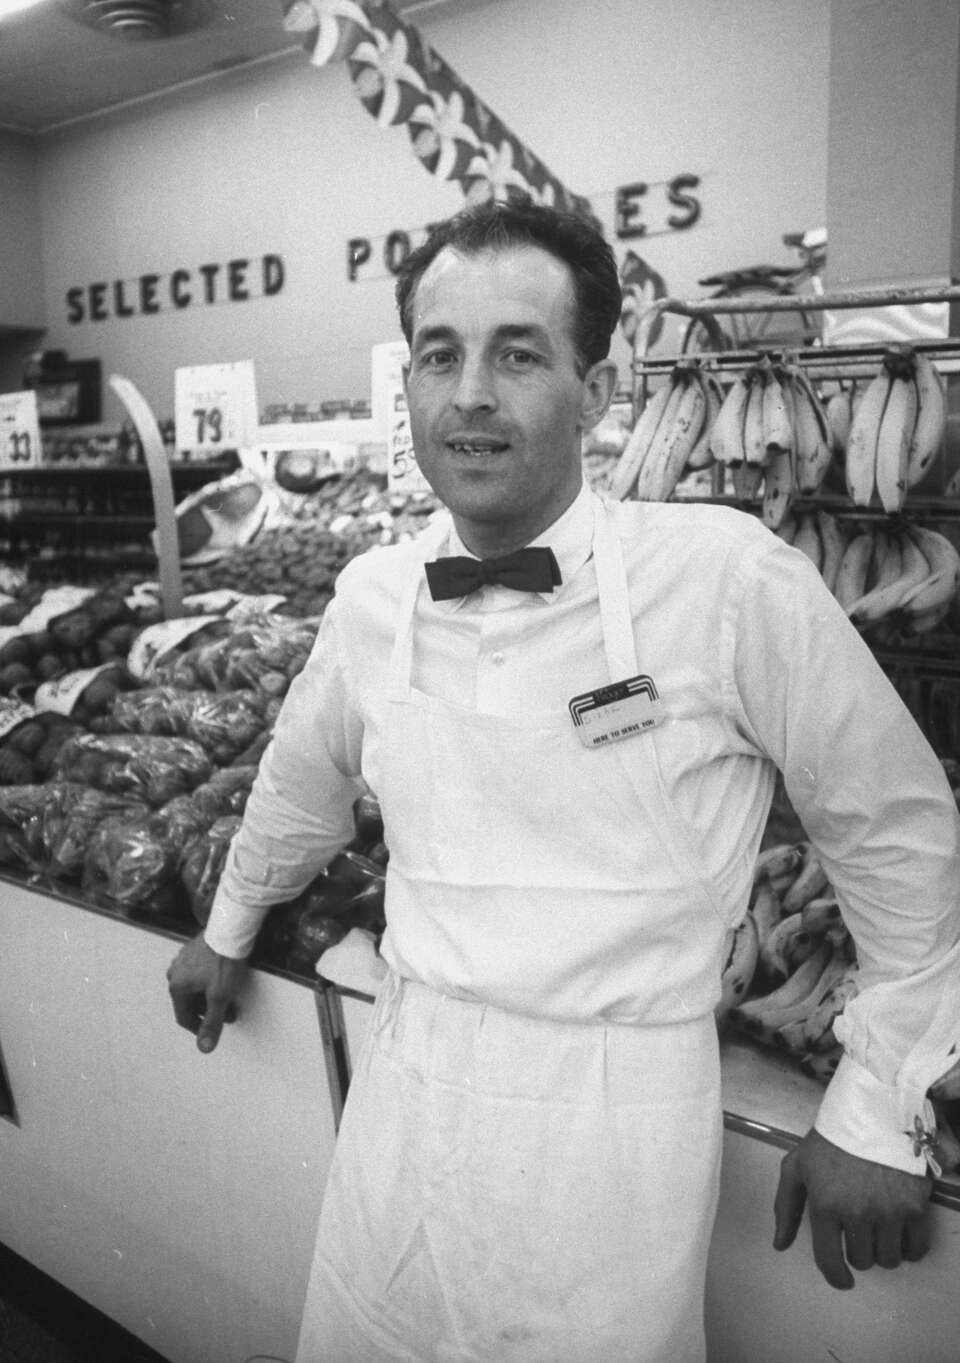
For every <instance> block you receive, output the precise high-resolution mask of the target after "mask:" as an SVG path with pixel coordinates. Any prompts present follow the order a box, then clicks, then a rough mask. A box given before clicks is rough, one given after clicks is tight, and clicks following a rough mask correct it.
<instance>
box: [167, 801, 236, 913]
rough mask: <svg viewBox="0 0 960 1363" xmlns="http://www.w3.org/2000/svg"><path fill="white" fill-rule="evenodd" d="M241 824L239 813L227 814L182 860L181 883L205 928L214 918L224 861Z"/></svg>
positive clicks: (199, 837)
mask: <svg viewBox="0 0 960 1363" xmlns="http://www.w3.org/2000/svg"><path fill="white" fill-rule="evenodd" d="M240 822H241V820H240V816H239V815H238V814H227V815H224V817H223V818H220V819H217V820H215V822H214V823H212V824H211V825H210V828H209V829H208V831H207V832H206V833H201V834H199V835H198V836H197V837H195V838H194V839H193V841H192V842H191V843H189V845H188V846H187V848H186V850H185V851H184V853H183V855H182V856H181V858H180V863H179V870H180V880H181V883H182V884H183V887H184V889H185V890H186V893H187V899H188V900H189V903H190V909H191V912H192V913H193V916H194V918H196V920H197V922H198V923H199V924H200V925H201V927H203V926H204V925H205V924H206V922H207V919H208V918H209V917H210V910H211V908H212V907H213V897H214V895H215V894H216V892H217V886H218V884H219V883H220V876H221V874H222V872H223V866H224V862H225V861H226V859H227V853H228V852H229V850H230V844H231V842H232V841H233V837H234V834H235V833H236V831H237V829H238V828H239V827H240Z"/></svg>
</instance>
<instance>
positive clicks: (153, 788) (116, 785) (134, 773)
mask: <svg viewBox="0 0 960 1363" xmlns="http://www.w3.org/2000/svg"><path fill="white" fill-rule="evenodd" d="M212 772H213V763H212V762H211V760H210V757H209V756H208V754H207V753H206V751H205V750H204V748H203V747H202V745H201V744H199V743H196V742H194V740H193V739H189V738H165V737H159V736H153V735H149V734H78V735H77V736H76V737H74V738H70V739H68V740H67V742H66V743H65V744H64V745H63V747H62V748H61V749H60V752H59V754H58V756H57V762H56V774H57V776H59V777H60V778H61V779H63V780H71V781H78V782H81V783H83V784H86V785H90V786H95V787H96V788H97V789H98V790H108V791H113V792H115V793H127V794H132V795H138V796H140V798H141V799H144V800H146V801H147V803H148V804H150V805H154V806H158V805H162V804H166V802H167V800H172V799H173V797H174V796H175V795H183V794H185V793H187V792H188V791H191V790H193V789H195V788H196V787H197V786H198V785H200V784H201V782H203V781H206V780H207V779H208V778H209V777H210V776H211V774H212Z"/></svg>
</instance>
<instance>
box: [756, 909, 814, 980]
mask: <svg viewBox="0 0 960 1363" xmlns="http://www.w3.org/2000/svg"><path fill="white" fill-rule="evenodd" d="M815 945H816V944H815V943H814V942H813V939H812V938H811V936H810V933H809V932H808V931H807V929H806V928H805V927H804V926H803V923H802V922H801V921H800V914H799V913H791V914H788V915H787V916H786V917H785V918H781V919H780V922H779V923H775V924H774V926H773V927H772V928H771V929H770V931H769V932H768V933H767V936H766V938H765V940H764V941H763V942H761V943H760V962H759V963H760V965H761V966H762V967H763V973H764V975H765V976H766V978H767V979H768V980H773V981H777V982H779V981H780V980H785V979H786V978H787V977H788V976H789V975H790V974H791V973H792V971H793V968H794V966H795V965H798V964H799V963H800V961H801V960H806V958H807V956H810V955H811V954H812V948H813V946H815ZM807 947H810V948H811V950H809V951H808V950H806V948H807Z"/></svg>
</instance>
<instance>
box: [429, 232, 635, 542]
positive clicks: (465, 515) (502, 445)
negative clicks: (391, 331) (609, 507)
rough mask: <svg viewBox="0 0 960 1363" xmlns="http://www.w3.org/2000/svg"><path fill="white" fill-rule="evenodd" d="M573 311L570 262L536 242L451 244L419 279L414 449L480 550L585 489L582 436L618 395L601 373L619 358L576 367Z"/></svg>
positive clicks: (528, 527)
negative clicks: (500, 246) (475, 247)
mask: <svg viewBox="0 0 960 1363" xmlns="http://www.w3.org/2000/svg"><path fill="white" fill-rule="evenodd" d="M573 320H574V290H573V281H572V278H571V276H570V272H569V271H568V269H567V267H566V266H565V265H564V264H563V262H562V261H559V260H557V259H556V258H555V257H554V256H552V255H550V254H549V252H547V251H544V250H542V249H541V248H540V247H537V246H522V247H511V248H507V249H504V250H502V251H485V252H482V253H480V254H478V255H463V254H460V253H459V252H457V251H455V250H454V249H453V248H452V247H449V246H448V247H444V249H443V250H442V251H440V253H439V254H438V255H437V257H436V259H435V260H434V261H433V262H432V263H431V264H430V266H429V267H428V269H427V270H426V272H425V273H424V275H423V277H422V279H421V280H420V283H419V285H418V287H417V290H416V293H415V295H414V298H413V301H412V317H411V321H412V336H411V346H410V369H409V373H408V375H407V402H408V405H409V408H410V424H411V429H412V433H413V444H414V449H415V451H416V455H417V460H418V462H419V464H420V467H421V469H422V470H423V473H424V475H425V476H426V478H427V479H428V480H429V482H430V484H431V486H432V487H433V490H434V491H435V492H436V494H437V496H438V497H439V498H440V500H441V501H442V502H443V503H444V505H445V506H447V507H449V509H450V511H451V512H452V513H453V516H454V519H455V521H456V523H457V528H458V530H459V531H460V534H461V536H462V538H463V539H464V542H465V543H466V544H467V546H468V548H470V549H472V550H473V551H474V552H475V553H478V554H486V553H491V552H500V551H507V550H510V549H514V548H518V547H520V546H521V545H523V544H525V543H528V542H529V541H530V540H531V539H533V538H535V536H536V535H538V534H539V533H540V532H541V531H543V530H545V529H546V527H547V526H548V525H550V524H551V523H552V522H553V521H554V520H556V518H557V517H558V516H559V515H560V514H561V513H562V512H563V511H564V510H565V509H566V508H567V507H568V506H569V504H570V503H571V501H572V500H573V499H574V497H575V496H576V494H577V492H578V490H579V488H580V484H581V481H582V465H581V457H580V443H581V435H582V432H583V430H584V429H586V428H587V426H589V425H592V424H593V423H594V422H595V421H596V420H597V419H598V417H599V415H600V414H601V412H602V410H603V408H604V407H605V405H606V400H607V399H608V397H609V393H608V392H607V391H606V382H605V381H599V382H598V380H597V378H596V377H594V371H595V370H603V371H606V370H607V369H609V368H611V366H609V365H606V364H601V365H599V366H597V365H595V366H594V368H593V369H592V370H591V371H590V373H589V374H588V375H587V376H586V377H585V378H581V377H579V376H578V374H577V365H576V352H575V350H574V345H573V339H572V327H573ZM614 376H615V371H614ZM610 387H612V381H611V383H610ZM599 389H602V390H603V391H602V393H601V392H599Z"/></svg>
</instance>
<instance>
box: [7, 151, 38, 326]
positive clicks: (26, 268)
mask: <svg viewBox="0 0 960 1363" xmlns="http://www.w3.org/2000/svg"><path fill="white" fill-rule="evenodd" d="M43 321H44V308H43V292H42V280H41V273H40V224H39V201H38V196H37V149H36V147H35V145H34V144H33V142H32V141H30V140H29V139H27V138H24V137H19V136H17V135H16V134H15V133H7V132H0V337H2V336H3V335H4V334H5V333H6V331H7V328H9V327H41V326H42V325H43Z"/></svg>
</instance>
